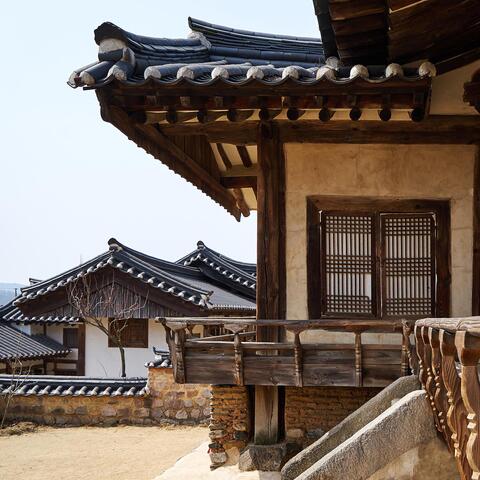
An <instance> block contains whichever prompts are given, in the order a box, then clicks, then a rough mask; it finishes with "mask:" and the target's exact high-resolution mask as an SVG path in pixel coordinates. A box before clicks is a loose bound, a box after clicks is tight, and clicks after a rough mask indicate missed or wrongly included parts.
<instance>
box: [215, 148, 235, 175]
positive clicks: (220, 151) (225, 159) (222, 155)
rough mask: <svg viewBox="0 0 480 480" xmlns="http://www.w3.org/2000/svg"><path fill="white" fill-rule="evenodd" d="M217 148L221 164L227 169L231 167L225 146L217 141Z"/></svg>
mask: <svg viewBox="0 0 480 480" xmlns="http://www.w3.org/2000/svg"><path fill="white" fill-rule="evenodd" d="M217 150H218V154H219V155H220V159H221V160H222V163H223V165H224V166H225V168H226V169H227V170H229V169H231V168H232V162H231V160H230V157H229V156H228V155H227V152H226V151H225V148H223V145H222V144H221V143H217Z"/></svg>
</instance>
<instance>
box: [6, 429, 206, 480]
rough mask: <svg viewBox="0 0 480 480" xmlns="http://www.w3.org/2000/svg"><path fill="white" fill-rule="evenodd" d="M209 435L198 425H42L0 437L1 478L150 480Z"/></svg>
mask: <svg viewBox="0 0 480 480" xmlns="http://www.w3.org/2000/svg"><path fill="white" fill-rule="evenodd" d="M207 439H208V430H207V429H206V428H202V427H132V426H121V427H108V428H99V427H75V428H50V427H40V428H38V430H36V431H35V432H32V433H24V434H22V435H15V436H9V437H0V452H1V454H0V479H2V480H18V479H19V478H31V479H32V480H33V479H34V480H60V479H61V480H65V479H66V478H71V479H75V480H86V479H89V480H92V479H112V478H114V479H115V480H132V479H135V480H151V479H153V478H154V477H156V476H158V475H160V474H161V473H162V472H163V471H165V470H166V469H167V468H169V467H171V466H172V465H173V464H174V463H175V462H176V461H177V460H178V459H179V458H180V457H182V456H184V455H186V454H187V453H189V452H191V451H192V450H193V449H194V448H196V447H198V445H200V444H201V443H203V442H205V440H207ZM205 455H206V452H205Z"/></svg>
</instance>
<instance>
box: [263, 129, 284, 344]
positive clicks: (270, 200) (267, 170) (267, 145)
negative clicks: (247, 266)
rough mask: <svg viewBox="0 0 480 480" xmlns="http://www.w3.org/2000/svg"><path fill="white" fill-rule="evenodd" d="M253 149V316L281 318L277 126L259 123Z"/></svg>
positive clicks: (279, 144) (280, 178) (280, 156)
mask: <svg viewBox="0 0 480 480" xmlns="http://www.w3.org/2000/svg"><path fill="white" fill-rule="evenodd" d="M257 148H258V177H257V195H258V199H257V204H258V217H257V218H258V219H257V222H258V223H257V265H258V267H257V318H258V319H266V318H268V319H283V318H285V307H286V306H285V285H286V280H285V276H286V274H285V157H284V152H283V144H282V142H281V140H280V136H279V129H278V126H277V125H275V124H274V123H271V122H266V123H261V124H260V125H259V131H258V147H257ZM260 337H263V334H262V333H261V334H260ZM265 337H266V338H262V340H270V341H273V340H272V339H270V338H269V337H270V335H269V334H266V335H265ZM274 337H275V335H274Z"/></svg>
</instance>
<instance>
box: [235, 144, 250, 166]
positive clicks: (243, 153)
mask: <svg viewBox="0 0 480 480" xmlns="http://www.w3.org/2000/svg"><path fill="white" fill-rule="evenodd" d="M237 151H238V154H239V155H240V158H241V159H242V163H243V165H244V167H247V168H250V167H251V166H252V165H253V162H252V159H251V158H250V154H249V153H248V150H247V147H245V146H244V145H237Z"/></svg>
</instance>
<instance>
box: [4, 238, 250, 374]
mask: <svg viewBox="0 0 480 480" xmlns="http://www.w3.org/2000/svg"><path fill="white" fill-rule="evenodd" d="M79 285H80V286H81V287H82V289H83V290H81V289H77V290H76V291H75V290H74V289H75V288H76V287H78V286H79ZM85 285H88V286H89V288H88V291H85V289H84V287H85ZM255 288H256V277H255V265H252V264H248V263H242V262H238V261H236V260H232V259H230V258H228V257H225V256H224V255H222V254H220V253H218V252H216V251H214V250H211V249H209V248H208V247H206V246H205V245H204V244H203V243H202V242H198V244H197V248H196V249H195V250H194V251H193V252H191V253H190V254H188V255H186V256H184V257H182V258H181V259H180V260H178V261H177V262H167V261H165V260H161V259H158V258H154V257H151V256H148V255H145V254H143V253H141V252H138V251H136V250H133V249H131V248H129V247H126V246H125V245H122V244H121V243H119V242H118V241H116V240H114V239H112V240H110V241H109V249H108V251H107V252H105V253H103V254H101V255H99V256H98V257H95V258H94V259H92V260H90V261H88V262H85V263H83V264H81V265H79V266H77V267H74V268H72V269H70V270H68V271H66V272H63V273H60V274H59V275H57V276H55V277H53V278H50V279H48V280H44V281H37V282H32V285H30V286H28V287H25V288H23V289H22V290H21V293H20V295H19V296H18V297H17V298H16V299H15V300H13V301H11V302H10V303H9V304H8V305H6V306H4V307H3V308H2V309H1V310H0V325H2V324H3V325H4V326H9V329H8V330H5V331H8V332H9V333H10V334H14V332H12V330H13V329H15V332H16V331H21V332H23V334H25V336H20V337H19V336H18V335H17V337H18V338H22V340H26V338H25V337H27V336H31V337H30V338H32V339H35V338H37V339H38V338H39V337H38V336H39V335H42V337H41V338H42V339H47V338H48V339H50V340H52V341H54V342H55V344H56V345H57V347H58V348H57V349H59V350H61V351H62V354H61V355H60V354H59V355H56V356H55V355H50V356H49V357H48V358H47V357H45V358H44V357H39V358H36V359H35V360H36V362H33V363H31V362H30V363H29V365H31V368H32V369H33V370H34V371H35V373H48V374H68V375H72V374H76V375H87V376H96V377H118V376H119V375H120V373H121V372H120V355H119V350H118V348H117V346H115V345H114V344H113V343H112V341H111V339H109V337H108V336H107V335H106V333H104V332H103V331H101V330H100V329H99V328H98V327H97V326H95V325H93V324H92V322H88V321H85V320H84V318H82V316H81V312H83V313H85V312H86V311H87V310H86V309H83V310H82V308H80V310H81V311H79V306H81V305H84V304H77V303H75V301H74V300H73V298H72V295H77V296H78V295H79V294H80V293H81V294H86V295H88V296H89V301H90V305H89V306H88V313H89V316H92V315H96V316H97V317H98V318H100V319H101V324H102V325H104V326H105V327H106V328H107V329H110V328H112V322H113V321H114V320H115V318H116V316H119V315H120V313H121V314H122V315H128V317H129V318H128V320H125V324H126V325H125V328H124V329H122V332H121V336H122V344H123V346H124V347H125V356H126V374H127V375H128V376H145V372H146V371H145V364H146V363H147V362H150V361H151V360H152V358H153V356H154V354H153V349H154V348H155V349H157V350H162V349H163V350H167V349H168V347H167V343H166V339H165V329H164V327H163V326H162V325H161V324H160V323H159V322H158V321H157V320H156V318H157V317H165V316H169V317H179V316H184V315H187V316H215V315H216V316H219V315H221V316H225V315H226V316H254V315H255ZM72 292H74V293H73V294H72ZM107 300H108V301H107ZM197 333H198V334H203V333H204V331H203V330H197ZM206 333H208V332H206ZM212 333H216V332H212ZM217 333H218V332H217ZM1 335H2V331H0V362H1V358H2V357H1V345H2V344H1V341H2V339H1ZM27 338H28V337H27ZM14 346H15V343H14V342H9V348H10V350H11V349H12V347H14ZM62 346H63V347H62ZM59 347H62V348H59ZM65 349H67V350H66V351H64V350H65Z"/></svg>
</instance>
